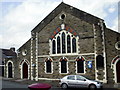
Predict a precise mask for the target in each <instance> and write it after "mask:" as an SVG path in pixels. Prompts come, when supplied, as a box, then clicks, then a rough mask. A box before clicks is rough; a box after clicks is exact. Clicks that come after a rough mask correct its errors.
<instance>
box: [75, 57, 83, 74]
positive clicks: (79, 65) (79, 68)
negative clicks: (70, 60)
mask: <svg viewBox="0 0 120 90" xmlns="http://www.w3.org/2000/svg"><path fill="white" fill-rule="evenodd" d="M76 64H77V73H84V58H83V57H81V58H79V57H78V58H77V60H76Z"/></svg>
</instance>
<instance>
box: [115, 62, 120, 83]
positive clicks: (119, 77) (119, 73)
mask: <svg viewBox="0 0 120 90" xmlns="http://www.w3.org/2000/svg"><path fill="white" fill-rule="evenodd" d="M116 76H117V83H120V60H119V61H118V62H117V63H116Z"/></svg>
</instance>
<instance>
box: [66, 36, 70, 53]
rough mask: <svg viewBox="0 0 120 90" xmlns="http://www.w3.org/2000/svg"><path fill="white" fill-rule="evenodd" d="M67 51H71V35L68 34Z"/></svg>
mask: <svg viewBox="0 0 120 90" xmlns="http://www.w3.org/2000/svg"><path fill="white" fill-rule="evenodd" d="M67 53H71V41H70V35H68V36H67Z"/></svg>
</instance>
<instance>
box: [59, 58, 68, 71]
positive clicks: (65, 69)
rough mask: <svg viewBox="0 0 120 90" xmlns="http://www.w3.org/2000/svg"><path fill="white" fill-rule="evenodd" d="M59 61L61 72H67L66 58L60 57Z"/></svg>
mask: <svg viewBox="0 0 120 90" xmlns="http://www.w3.org/2000/svg"><path fill="white" fill-rule="evenodd" d="M60 63H61V73H67V59H66V58H64V59H63V58H62V59H61V60H60Z"/></svg>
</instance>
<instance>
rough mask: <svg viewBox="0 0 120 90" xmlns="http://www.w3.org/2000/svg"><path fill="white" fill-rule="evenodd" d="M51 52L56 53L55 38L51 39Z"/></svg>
mask: <svg viewBox="0 0 120 90" xmlns="http://www.w3.org/2000/svg"><path fill="white" fill-rule="evenodd" d="M52 53H53V54H55V53H56V45H55V40H53V43H52Z"/></svg>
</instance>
